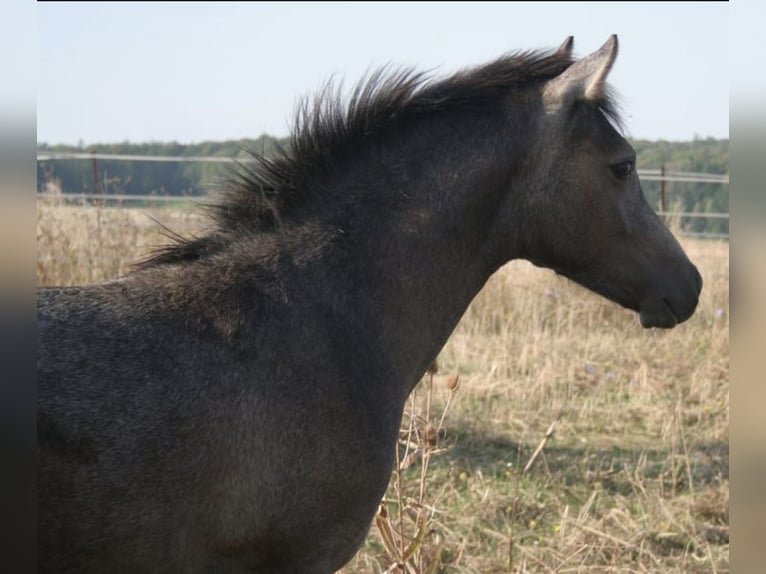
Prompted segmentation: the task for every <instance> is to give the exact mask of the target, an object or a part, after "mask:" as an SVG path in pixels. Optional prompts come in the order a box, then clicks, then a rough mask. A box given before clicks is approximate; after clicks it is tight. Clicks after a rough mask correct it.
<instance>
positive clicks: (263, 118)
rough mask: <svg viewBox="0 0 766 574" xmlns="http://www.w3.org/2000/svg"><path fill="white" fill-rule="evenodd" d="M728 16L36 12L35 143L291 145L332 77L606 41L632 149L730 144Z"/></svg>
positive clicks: (361, 10) (512, 6)
mask: <svg viewBox="0 0 766 574" xmlns="http://www.w3.org/2000/svg"><path fill="white" fill-rule="evenodd" d="M729 10H730V5H728V4H726V3H686V2H679V3H617V2H613V3H549V2H540V3H480V2H470V3H437V2H428V3H410V2H408V3H358V4H355V3H345V2H344V3H310V4H308V3H306V4H303V3H252V4H248V3H216V4H213V3H189V4H183V3H165V4H149V3H145V4H143V3H139V4H137V3H125V4H111V3H104V4H89V3H82V4H78V3H68V4H58V3H43V4H37V16H38V18H37V38H38V44H37V46H38V52H37V139H38V142H46V143H49V144H57V143H69V144H76V143H77V142H78V141H79V140H82V141H83V142H84V143H85V144H86V145H87V144H91V143H106V142H120V141H126V140H127V141H132V142H141V141H150V140H153V141H178V142H182V143H188V142H198V141H203V140H223V139H235V138H242V137H258V136H259V135H260V134H261V133H263V132H266V133H269V134H272V135H276V136H284V135H286V134H287V132H288V127H289V124H290V121H291V119H292V117H293V112H294V109H295V104H296V102H297V101H298V98H299V97H301V96H305V95H309V94H311V93H312V92H313V91H314V90H315V89H316V88H317V87H318V86H319V85H320V84H321V82H322V81H323V80H325V79H326V78H327V77H328V76H330V75H331V74H335V75H336V76H338V77H339V78H344V79H345V84H346V85H349V84H353V83H354V82H355V81H356V80H358V79H359V78H360V77H361V76H362V75H363V74H364V72H365V71H366V70H368V69H369V68H370V67H374V66H378V65H381V64H385V63H387V62H391V63H394V64H400V65H404V66H413V67H416V68H418V69H433V70H435V73H436V74H437V75H442V74H445V73H449V72H452V71H455V70H457V69H459V68H461V67H464V66H467V65H472V64H477V63H482V62H485V61H488V60H490V59H492V58H495V57H497V56H499V55H501V54H503V53H504V52H507V51H510V50H515V49H531V48H547V47H555V46H558V45H559V44H560V43H561V42H562V41H563V39H564V38H565V37H566V36H567V35H570V34H571V35H574V36H575V53H576V54H577V55H578V56H583V55H585V54H587V53H589V52H591V51H593V50H595V49H597V48H598V47H599V46H600V45H601V44H602V43H603V42H604V41H605V40H606V39H607V38H608V36H609V35H610V34H612V33H616V34H618V35H619V38H620V55H619V57H618V59H617V62H616V64H615V67H614V69H613V71H612V73H611V75H610V81H611V83H612V85H613V87H614V88H615V89H616V90H617V92H618V94H619V95H620V101H621V103H622V107H623V109H624V112H625V120H626V121H625V124H626V127H627V131H628V133H629V135H631V136H633V137H637V138H648V139H660V138H663V139H670V140H688V139H691V138H693V137H695V136H699V137H707V136H712V137H718V138H725V137H728V134H729V66H730V59H729V53H728V47H729V46H728V44H729V26H728V18H729Z"/></svg>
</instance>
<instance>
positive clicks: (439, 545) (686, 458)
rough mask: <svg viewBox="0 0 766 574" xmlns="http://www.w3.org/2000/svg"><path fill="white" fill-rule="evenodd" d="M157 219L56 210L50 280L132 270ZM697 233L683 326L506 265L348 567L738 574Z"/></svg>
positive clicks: (723, 371)
mask: <svg viewBox="0 0 766 574" xmlns="http://www.w3.org/2000/svg"><path fill="white" fill-rule="evenodd" d="M143 211H144V212H145V211H146V210H143ZM153 216H154V217H155V218H156V219H158V220H159V221H161V222H163V223H165V224H167V225H168V226H169V227H171V228H173V229H174V230H178V231H181V232H190V231H193V230H194V229H199V228H200V227H201V226H202V224H203V222H202V220H200V219H198V218H196V217H193V216H190V215H189V216H181V217H178V216H176V215H174V214H173V213H171V212H170V211H166V210H161V209H158V210H156V211H155V212H154V214H153ZM156 229H157V226H156V224H155V223H153V222H152V221H151V220H150V219H149V218H148V217H146V216H144V215H141V214H139V212H138V211H135V210H113V209H96V208H81V207H61V206H56V205H40V206H39V218H38V266H37V276H38V284H77V283H87V282H92V281H98V280H100V279H104V278H107V277H112V276H115V275H117V274H121V273H124V272H125V271H126V270H127V269H128V264H129V263H130V262H131V261H134V260H136V259H137V258H138V257H139V256H140V255H141V254H143V253H145V250H146V246H147V245H153V244H156V243H158V242H161V241H162V238H161V236H160V235H159V234H158V233H157V232H156ZM152 230H154V231H152ZM683 243H684V247H685V248H686V250H687V252H688V253H689V255H690V257H691V258H692V260H693V261H694V262H695V263H696V264H697V265H698V267H699V268H700V272H701V273H702V275H703V277H704V279H705V288H704V290H703V294H702V298H701V301H700V305H699V308H698V311H697V313H696V314H695V315H694V317H692V318H691V319H690V320H689V321H688V322H687V323H685V324H683V325H681V326H680V327H677V328H676V329H672V330H670V331H655V330H650V331H647V330H644V329H642V328H641V327H640V326H639V325H638V321H637V318H636V317H635V315H634V314H632V313H630V312H628V311H625V310H623V309H621V308H619V307H617V306H616V305H614V304H612V303H609V302H607V301H604V300H602V299H601V298H599V297H597V296H595V295H593V294H591V293H588V292H586V291H585V290H584V289H581V288H579V287H578V286H576V285H574V284H572V283H570V282H568V281H566V280H564V279H561V278H558V277H556V276H555V275H554V274H553V273H552V272H550V271H546V270H541V269H537V268H535V267H533V266H532V265H530V264H529V263H526V262H523V261H516V262H512V263H510V264H509V265H507V266H506V267H504V268H503V269H502V270H501V271H499V272H498V273H497V274H495V276H494V277H492V279H491V280H490V281H489V282H488V284H487V285H486V287H485V289H484V290H483V291H482V292H481V293H480V295H479V296H478V297H477V298H476V300H475V301H474V302H473V304H472V305H471V307H470V308H469V309H468V311H467V312H466V314H465V316H464V317H463V320H462V321H461V322H460V324H459V326H458V327H457V329H456V330H455V332H454V333H453V335H452V337H451V339H450V340H449V342H448V344H447V345H446V346H445V348H444V349H443V351H442V353H441V356H440V359H439V362H440V364H441V370H440V372H439V373H436V374H434V375H432V377H433V382H432V384H433V390H432V391H431V392H429V391H428V381H429V380H430V377H428V376H427V377H426V379H425V382H424V383H423V385H422V387H421V388H419V389H418V390H417V393H418V394H417V396H416V398H415V399H413V401H412V402H411V403H410V404H409V407H408V412H407V413H406V416H405V419H404V421H403V425H404V428H403V434H402V443H401V444H402V446H401V449H402V450H401V456H400V461H401V462H402V465H401V466H400V468H399V469H395V471H394V474H393V478H394V480H392V482H391V486H390V489H389V492H388V494H387V497H386V500H387V502H388V504H387V506H385V508H386V513H385V514H384V515H382V516H379V520H378V522H379V525H378V527H376V526H373V528H372V530H371V532H370V536H369V537H368V540H367V542H366V544H365V546H364V547H363V549H362V550H361V551H360V552H359V553H358V555H357V556H356V557H355V558H354V560H352V562H351V563H350V564H349V565H347V566H346V567H345V568H344V569H343V570H342V572H343V573H345V574H351V573H357V572H383V571H386V570H387V571H389V572H397V571H399V572H418V573H420V572H465V573H469V572H477V573H489V572H519V573H520V572H559V573H571V572H580V573H583V572H589V573H593V572H596V573H599V572H689V573H692V572H700V573H702V572H704V573H710V572H714V573H723V572H728V570H729V553H728V549H729V546H728V532H729V529H728V522H729V512H728V501H729V474H728V454H729V448H728V436H729V415H728V412H729V411H728V407H729V398H728V389H729V313H728V311H729V282H728V272H729V253H728V243H722V242H713V241H703V240H686V241H684V242H683ZM451 373H459V374H460V386H459V389H458V390H457V391H450V390H449V389H448V388H447V381H448V380H449V375H450V374H451ZM448 400H450V401H451V402H450V406H449V412H448V413H447V415H446V417H444V418H443V420H442V413H443V411H444V409H445V407H446V405H447V401H448ZM555 420H558V422H557V425H556V426H555V432H551V433H549V436H548V438H547V439H546V442H545V444H544V448H543V449H542V451H541V452H540V453H539V454H538V455H537V457H536V458H535V460H534V461H533V464H532V465H531V468H530V469H529V470H528V471H527V472H523V469H524V466H525V465H526V464H527V463H528V461H529V460H530V458H531V457H532V454H533V452H534V451H535V448H536V447H538V446H539V445H540V443H541V441H542V440H543V439H544V437H545V436H546V431H547V430H549V427H550V426H551V423H552V422H553V421H555ZM440 421H441V426H442V427H443V428H441V430H439V431H438V432H436V435H434V433H433V429H439V425H440ZM429 425H430V427H431V429H432V430H431V431H428V427H429ZM429 441H430V442H429ZM434 441H436V442H434ZM406 448H408V449H409V450H406V451H405V449H406ZM418 449H421V451H420V452H421V455H420V456H416V457H411V456H409V455H410V454H412V453H413V452H416V451H417V450H418ZM408 457H409V458H408ZM405 462H407V463H408V465H404V463H405ZM424 463H425V464H427V466H424ZM405 466H406V468H405ZM400 509H401V510H402V511H403V513H402V514H401V516H400V515H399V514H398V512H399V510H400ZM381 520H382V522H381ZM383 523H385V524H383ZM386 524H387V526H388V528H389V529H390V530H391V532H390V533H385V532H384V530H385V528H386ZM381 533H383V534H385V536H391V537H393V538H394V540H393V544H394V546H393V548H391V547H390V546H391V541H388V542H387V541H386V540H384V539H383V538H382V537H381ZM413 541H416V547H415V546H412V542H413ZM410 547H412V548H414V549H415V550H417V556H415V554H414V553H412V556H409V555H406V556H405V555H402V554H401V552H402V551H403V550H404V551H406V550H407V549H408V548H410ZM397 549H398V550H397ZM396 552H400V556H399V557H397V555H396ZM403 557H404V558H407V563H406V564H404V563H402V564H401V565H400V566H397V560H400V559H401V558H403ZM397 568H398V570H397Z"/></svg>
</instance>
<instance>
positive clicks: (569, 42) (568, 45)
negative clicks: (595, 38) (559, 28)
mask: <svg viewBox="0 0 766 574" xmlns="http://www.w3.org/2000/svg"><path fill="white" fill-rule="evenodd" d="M572 48H574V36H567V39H566V40H564V42H563V44H561V46H559V49H558V50H556V55H558V56H571V55H572Z"/></svg>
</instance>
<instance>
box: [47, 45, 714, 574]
mask: <svg viewBox="0 0 766 574" xmlns="http://www.w3.org/2000/svg"><path fill="white" fill-rule="evenodd" d="M570 50H571V42H568V43H565V45H564V46H562V48H561V49H560V50H559V51H558V52H556V53H552V54H547V55H543V54H535V55H526V56H517V57H511V58H507V59H501V60H498V61H497V62H495V63H492V64H489V65H487V66H484V67H482V68H479V69H477V70H475V71H472V72H465V73H461V74H457V75H455V76H453V77H452V78H450V79H448V80H445V81H443V82H441V83H436V84H429V85H423V84H422V81H421V80H420V79H419V78H418V77H416V76H408V75H398V76H396V75H395V76H391V77H390V78H389V79H388V80H386V79H385V78H383V77H382V76H379V77H373V79H372V80H371V81H370V82H368V84H366V85H363V86H362V87H360V88H359V90H358V91H357V92H356V93H355V95H354V96H353V97H352V101H351V103H350V104H349V107H348V110H347V115H346V116H343V115H342V114H341V112H340V108H338V107H333V105H334V104H333V103H332V101H331V102H330V103H329V104H328V103H327V101H324V103H322V104H321V105H320V106H319V107H317V108H316V109H315V110H313V111H310V112H309V111H306V110H304V116H303V120H302V121H303V124H301V125H299V126H298V128H299V129H298V130H297V132H298V135H297V136H296V137H295V138H294V140H293V143H292V147H291V149H290V151H289V152H287V154H286V155H284V156H283V157H282V158H281V159H278V160H262V162H263V163H262V164H261V165H260V167H259V168H258V169H257V170H256V171H255V172H253V173H250V174H249V175H247V176H246V177H245V179H244V182H243V183H241V184H240V185H239V186H235V187H234V188H232V189H231V190H229V195H228V196H226V198H225V199H224V201H223V202H222V203H221V204H220V205H219V206H218V207H216V208H215V210H216V211H215V212H214V215H215V217H216V221H217V222H218V227H217V228H216V229H215V230H213V231H212V232H211V233H210V234H209V235H207V236H205V237H202V238H198V239H195V240H190V241H185V242H180V243H179V244H177V245H175V246H173V247H171V248H169V249H167V250H165V251H164V252H161V253H159V254H158V255H157V256H156V257H154V258H153V259H152V260H150V261H149V262H148V263H146V264H145V265H143V266H141V267H140V268H139V269H137V270H136V271H134V272H132V273H130V274H129V275H127V276H125V277H123V278H120V279H117V280H115V281H112V282H109V283H106V284H102V285H95V286H87V287H77V288H46V289H41V290H40V291H39V293H38V323H39V333H40V334H39V356H38V377H39V414H38V437H39V439H38V442H39V447H38V448H39V462H38V500H39V503H38V515H39V518H38V521H39V522H38V526H39V528H38V531H39V534H38V536H39V544H40V550H39V563H40V569H41V571H51V572H54V571H55V572H102V571H110V572H133V571H141V572H181V571H182V572H285V573H288V572H309V573H311V572H317V573H320V572H321V573H327V572H332V571H334V570H336V569H338V568H340V567H341V566H342V565H343V564H344V563H346V562H347V561H348V560H349V559H350V558H351V557H352V556H353V554H354V552H355V551H356V550H357V548H358V546H359V545H360V544H361V543H362V541H363V539H364V536H365V535H366V533H367V530H368V528H369V525H370V522H371V520H372V518H373V515H374V513H375V510H376V508H377V505H378V502H379V501H380V499H381V497H382V496H383V493H384V491H385V488H386V485H387V483H388V478H389V476H390V471H391V468H392V464H393V456H394V450H393V449H394V448H395V447H396V439H397V433H398V429H399V424H400V421H401V417H402V411H403V407H404V403H405V400H406V398H407V396H408V394H409V392H410V391H411V390H412V388H413V386H414V385H415V384H416V382H417V381H418V380H419V379H420V377H421V375H422V374H423V372H424V371H425V369H426V368H427V366H428V365H429V364H430V362H431V361H432V360H433V359H434V358H435V356H436V355H437V354H438V352H439V350H440V349H441V347H442V346H443V344H444V343H445V342H446V340H447V338H448V337H449V335H450V334H451V332H452V330H453V329H454V327H455V325H456V324H457V322H458V320H459V319H460V317H461V315H462V314H463V312H464V311H465V309H466V308H467V306H468V305H469V303H470V302H471V300H472V299H473V297H474V296H475V295H476V294H477V293H478V291H479V290H480V289H481V287H482V286H483V285H484V283H485V282H486V281H487V279H488V278H489V277H490V276H491V275H492V273H493V272H494V271H495V270H496V269H497V268H499V267H500V266H501V265H502V264H504V263H505V262H507V261H508V260H511V259H514V258H519V257H523V258H527V259H530V260H531V261H533V262H534V263H536V264H538V265H543V266H546V267H551V268H553V269H555V270H556V271H558V272H560V273H562V274H564V275H566V276H569V277H571V278H572V279H574V280H575V281H578V282H580V283H581V284H583V285H585V286H587V287H589V288H591V289H592V290H594V291H596V292H598V293H601V294H603V295H605V296H607V297H609V298H611V299H613V300H615V301H617V302H618V303H620V304H622V305H624V306H626V307H628V308H631V309H634V310H636V311H638V312H639V313H640V315H641V321H642V324H644V325H645V326H661V327H670V326H673V325H675V324H676V323H678V322H680V321H683V320H685V319H686V318H688V317H689V316H690V315H691V313H692V312H693V310H694V308H695V306H696V302H697V296H698V294H699V290H700V288H701V279H700V278H699V274H698V273H697V271H696V269H695V268H694V266H693V265H692V264H691V263H690V262H689V261H688V259H686V256H685V255H684V253H683V251H682V250H681V248H680V247H679V246H678V244H677V243H676V242H675V240H674V239H673V238H672V235H670V233H669V232H668V231H667V230H666V229H665V228H664V226H662V224H661V223H660V222H659V220H658V219H657V217H656V215H654V212H653V211H652V210H651V209H650V208H649V207H648V205H646V202H645V200H644V199H643V195H642V193H641V190H640V185H639V184H638V180H637V179H636V178H635V175H634V174H631V173H630V172H631V169H630V168H631V166H632V163H631V162H632V161H634V160H635V154H633V152H632V149H631V148H630V146H629V145H628V144H627V142H625V140H624V139H623V138H622V136H620V135H619V134H618V133H617V131H616V130H615V129H614V127H613V126H612V125H611V123H610V121H609V118H608V115H609V110H608V109H607V108H606V107H605V100H604V99H603V98H604V94H603V89H604V88H603V81H604V78H605V76H606V73H607V72H608V70H609V68H610V67H611V65H612V62H613V61H614V57H615V55H616V38H615V39H612V40H610V42H608V43H607V44H606V45H605V46H604V47H602V49H601V50H600V51H598V52H596V53H594V54H592V55H591V56H589V57H587V58H584V59H583V60H580V61H578V62H576V63H574V64H573V63H572V61H571V56H570V53H569V52H570ZM323 106H324V107H323ZM299 120H300V118H299ZM299 124H300V121H299ZM626 166H627V167H626ZM625 171H627V172H628V173H627V174H626V173H623V172H625ZM594 220H595V224H593V225H591V226H588V225H587V222H588V221H590V222H591V223H593V222H594Z"/></svg>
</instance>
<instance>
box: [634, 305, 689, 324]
mask: <svg viewBox="0 0 766 574" xmlns="http://www.w3.org/2000/svg"><path fill="white" fill-rule="evenodd" d="M638 315H639V320H640V321H641V326H642V327H644V328H645V329H650V328H652V327H656V328H660V329H671V328H673V327H675V326H676V325H678V323H680V321H679V320H678V317H677V316H676V314H675V312H674V311H673V309H672V308H671V307H670V305H669V303H668V301H667V300H666V299H650V300H648V301H644V302H643V303H642V304H641V308H640V309H639V311H638Z"/></svg>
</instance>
